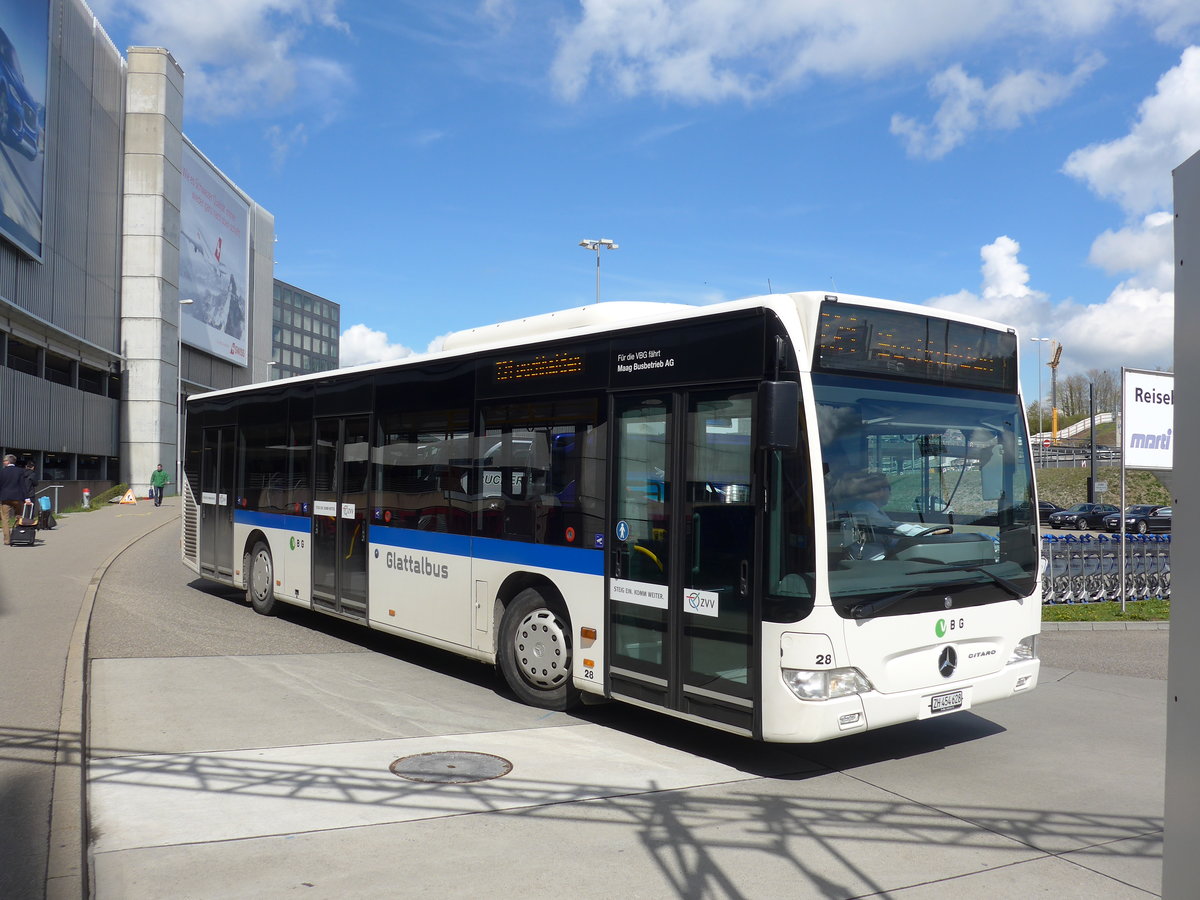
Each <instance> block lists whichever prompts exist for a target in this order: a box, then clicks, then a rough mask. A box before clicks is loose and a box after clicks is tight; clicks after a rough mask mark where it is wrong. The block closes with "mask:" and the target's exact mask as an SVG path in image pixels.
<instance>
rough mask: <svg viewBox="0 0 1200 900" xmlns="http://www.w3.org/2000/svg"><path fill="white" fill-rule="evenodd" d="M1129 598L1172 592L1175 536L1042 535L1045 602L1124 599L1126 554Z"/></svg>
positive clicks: (1166, 595)
mask: <svg viewBox="0 0 1200 900" xmlns="http://www.w3.org/2000/svg"><path fill="white" fill-rule="evenodd" d="M1122 553H1124V555H1125V590H1124V596H1125V600H1127V601H1130V600H1151V599H1163V600H1167V599H1170V597H1171V536H1170V535H1169V534H1128V535H1126V536H1125V541H1124V543H1122V541H1121V536H1120V535H1119V534H1115V535H1112V536H1106V535H1099V536H1092V535H1090V534H1084V535H1080V536H1078V537H1076V536H1075V535H1073V534H1068V535H1064V536H1059V535H1054V534H1047V535H1043V536H1042V561H1043V568H1042V602H1043V603H1097V602H1100V601H1102V600H1115V601H1118V602H1119V601H1120V600H1121V595H1122V591H1121V574H1120V573H1121V554H1122Z"/></svg>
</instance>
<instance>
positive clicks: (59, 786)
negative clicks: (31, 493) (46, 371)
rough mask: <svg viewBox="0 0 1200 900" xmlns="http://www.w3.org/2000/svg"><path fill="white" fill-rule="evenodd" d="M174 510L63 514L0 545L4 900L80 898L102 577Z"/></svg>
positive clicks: (0, 884) (169, 522) (147, 507)
mask: <svg viewBox="0 0 1200 900" xmlns="http://www.w3.org/2000/svg"><path fill="white" fill-rule="evenodd" d="M178 521H179V520H178V514H177V509H172V508H166V507H163V508H157V509H156V508H155V507H154V505H153V504H152V503H147V502H138V503H137V504H136V505H126V506H119V505H113V506H110V507H107V508H104V509H97V510H94V511H92V512H87V513H77V514H72V515H64V516H59V518H58V527H57V528H55V529H54V530H52V531H48V532H39V534H38V539H37V543H36V544H35V545H34V546H32V547H0V624H2V627H0V682H2V683H3V684H4V691H3V692H2V693H0V748H3V752H2V754H0V785H2V788H0V896H5V897H9V896H11V897H38V896H42V893H43V891H45V893H46V895H47V896H50V897H54V898H58V897H71V898H77V897H79V896H81V893H82V891H83V880H82V879H83V871H84V869H83V866H84V863H83V861H84V858H85V856H84V854H85V852H86V848H85V847H84V846H83V844H82V840H81V836H82V834H83V833H84V830H83V826H84V818H85V815H86V813H85V810H84V808H83V805H82V797H83V784H82V776H81V749H80V747H81V734H82V732H83V723H84V715H85V710H84V672H85V668H84V667H85V646H86V637H87V627H88V620H89V617H90V614H91V606H92V598H93V597H94V594H95V590H96V586H97V584H98V580H99V577H100V573H102V572H103V571H104V570H105V569H106V568H107V566H108V564H109V563H110V562H111V560H112V559H114V558H115V556H116V555H117V554H119V553H120V552H121V551H122V550H124V549H125V548H126V547H128V546H130V545H131V544H133V543H135V542H136V541H137V540H138V539H139V538H141V537H143V536H145V535H146V534H148V533H150V532H151V531H153V530H155V529H157V528H161V527H167V528H168V529H171V528H172V526H174V528H175V529H176V530H177V528H178Z"/></svg>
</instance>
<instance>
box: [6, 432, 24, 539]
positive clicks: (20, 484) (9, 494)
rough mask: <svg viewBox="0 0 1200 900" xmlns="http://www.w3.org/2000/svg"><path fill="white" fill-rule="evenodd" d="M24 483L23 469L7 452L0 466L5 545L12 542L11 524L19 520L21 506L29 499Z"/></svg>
mask: <svg viewBox="0 0 1200 900" xmlns="http://www.w3.org/2000/svg"><path fill="white" fill-rule="evenodd" d="M26 485H27V480H26V477H25V470H24V469H22V468H20V467H18V466H17V458H16V457H15V456H13V455H12V454H11V453H10V454H8V455H7V456H5V457H4V465H3V466H0V525H2V526H3V528H4V544H5V546H8V545H10V544H11V543H12V529H13V525H14V524H15V523H17V522H19V521H20V518H21V510H22V507H23V506H24V505H25V501H26V500H28V499H29V497H28V496H27V495H26V492H25V488H26Z"/></svg>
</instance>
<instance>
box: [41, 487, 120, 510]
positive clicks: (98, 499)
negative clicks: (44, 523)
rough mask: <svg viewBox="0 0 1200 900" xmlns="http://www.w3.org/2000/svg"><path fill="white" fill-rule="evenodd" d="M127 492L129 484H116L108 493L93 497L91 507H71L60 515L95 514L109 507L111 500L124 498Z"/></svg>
mask: <svg viewBox="0 0 1200 900" xmlns="http://www.w3.org/2000/svg"><path fill="white" fill-rule="evenodd" d="M127 490H129V485H127V484H114V485H113V486H112V487H110V488H109V489H108V490H107V491H101V492H100V493H99V494H97V495H96V496H95V497H93V498H92V501H91V506H86V507H85V506H71V507H67V508H66V509H60V510H59V511H58V514H59V515H60V516H61V515H66V514H68V513H77V512H93V511H95V510H97V509H103V508H104V507H105V506H108V503H109V501H110V500H113V499H114V498H117V497H124V496H125V492H126V491H127Z"/></svg>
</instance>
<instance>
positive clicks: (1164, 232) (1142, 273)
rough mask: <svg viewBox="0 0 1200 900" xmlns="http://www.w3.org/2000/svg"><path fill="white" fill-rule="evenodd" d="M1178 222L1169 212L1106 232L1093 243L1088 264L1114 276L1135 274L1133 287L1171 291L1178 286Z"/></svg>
mask: <svg viewBox="0 0 1200 900" xmlns="http://www.w3.org/2000/svg"><path fill="white" fill-rule="evenodd" d="M1174 221H1175V220H1174V218H1173V217H1172V215H1171V214H1170V213H1169V212H1156V213H1151V214H1150V215H1148V216H1146V217H1145V218H1144V219H1142V221H1140V222H1138V223H1137V224H1135V225H1130V226H1128V227H1126V228H1121V229H1119V230H1117V231H1112V230H1111V229H1110V230H1108V231H1105V232H1104V233H1103V234H1101V235H1100V236H1099V237H1098V238H1096V240H1095V241H1093V242H1092V252H1091V254H1090V255H1089V256H1088V262H1090V263H1092V264H1093V265H1095V266H1097V267H1099V268H1101V269H1103V270H1104V271H1105V272H1108V273H1109V274H1110V275H1115V274H1117V273H1118V272H1132V273H1133V275H1132V276H1131V277H1130V279H1129V281H1128V282H1127V283H1128V284H1130V285H1133V286H1137V287H1148V288H1154V289H1157V290H1159V291H1164V292H1166V291H1170V290H1171V289H1172V288H1173V287H1174V283H1175V266H1174V261H1173V255H1172V248H1173V247H1174V233H1173V232H1174Z"/></svg>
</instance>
